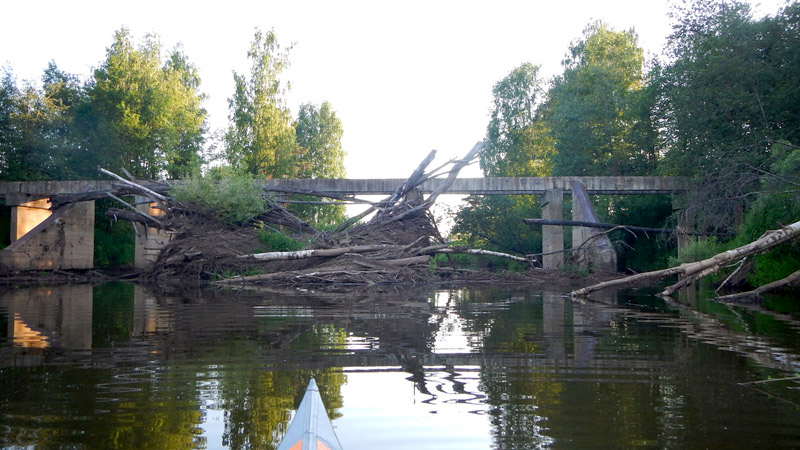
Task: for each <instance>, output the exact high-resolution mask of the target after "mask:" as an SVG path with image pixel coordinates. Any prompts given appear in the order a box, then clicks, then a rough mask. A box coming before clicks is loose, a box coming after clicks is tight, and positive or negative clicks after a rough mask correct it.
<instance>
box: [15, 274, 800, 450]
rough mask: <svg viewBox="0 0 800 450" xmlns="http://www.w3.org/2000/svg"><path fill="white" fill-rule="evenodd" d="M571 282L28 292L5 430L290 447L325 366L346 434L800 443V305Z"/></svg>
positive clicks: (504, 443)
mask: <svg viewBox="0 0 800 450" xmlns="http://www.w3.org/2000/svg"><path fill="white" fill-rule="evenodd" d="M566 290H568V289H553V290H545V291H532V290H512V289H484V290H439V291H430V290H428V289H427V288H420V289H419V290H414V289H407V288H404V289H402V292H388V293H382V294H379V295H378V294H348V295H346V296H343V295H335V294H325V295H320V294H312V293H297V292H279V291H278V292H276V291H261V292H231V291H208V292H200V293H196V294H193V295H192V296H191V297H186V296H176V295H162V294H156V293H154V292H151V291H148V290H146V289H144V288H142V287H140V286H136V285H132V284H122V283H114V284H107V285H101V286H94V287H93V286H88V285H82V286H63V287H59V288H50V289H44V288H37V289H19V290H14V291H10V292H7V293H5V294H3V295H2V296H0V330H2V332H3V333H4V334H0V352H1V353H0V356H2V361H1V362H0V444H2V445H0V447H3V448H14V447H24V446H35V447H41V448H48V447H54V448H55V447H70V446H75V447H81V448H120V449H121V448H154V449H158V448H164V449H167V448H169V449H174V448H230V449H258V448H275V446H276V445H277V443H278V442H279V441H280V438H281V436H282V434H283V432H284V430H285V426H286V425H287V423H288V421H289V419H290V417H291V414H292V411H293V409H294V408H295V407H296V406H297V405H298V404H299V401H300V399H301V397H302V394H303V391H304V388H305V384H306V383H307V380H308V378H309V377H311V376H314V377H315V378H316V379H317V382H318V385H319V386H320V388H321V391H322V392H321V393H322V397H323V400H324V401H325V404H326V407H327V409H328V414H329V416H330V417H332V418H335V421H334V425H335V426H336V427H337V432H338V433H339V435H340V439H341V441H342V442H343V444H344V445H345V447H346V448H348V449H359V448H415V449H421V448H442V447H444V448H456V447H457V448H489V447H492V448H498V449H522V448H526V449H527V448H542V447H549V446H556V447H562V448H564V447H567V448H570V447H593V448H596V447H609V446H610V447H632V446H655V447H664V448H669V447H674V448H686V447H706V446H714V447H718V446H726V445H729V446H737V447H738V446H745V447H746V446H759V444H761V445H763V444H764V443H765V442H769V443H770V445H774V446H788V447H792V446H797V445H798V444H800V429H798V427H797V426H796V424H797V423H798V422H799V421H800V412H798V411H800V409H798V407H797V406H796V403H798V402H799V401H800V395H798V392H800V389H797V387H800V385H799V384H798V383H797V380H795V379H793V378H792V377H793V376H794V375H796V373H797V372H800V363H798V361H800V359H798V354H799V353H800V339H799V338H798V335H800V331H798V330H800V328H798V327H797V323H796V322H795V321H794V320H793V319H792V317H791V316H790V315H787V314H777V313H769V314H766V313H762V312H759V311H756V310H753V309H752V307H748V308H744V307H733V306H730V305H719V304H711V303H709V302H707V301H703V300H702V298H703V296H702V295H700V296H695V297H694V299H692V300H689V299H688V297H685V298H683V299H682V302H683V303H681V302H664V301H663V300H659V299H656V298H655V297H652V296H651V295H647V292H643V291H636V292H611V293H608V294H606V295H605V296H601V297H596V298H595V299H594V301H593V302H586V303H574V302H572V301H570V300H569V299H566V298H564V297H562V296H561V293H562V292H564V291H566ZM769 377H773V378H775V379H777V378H786V379H785V380H783V381H779V382H775V383H773V382H770V383H765V384H752V383H751V382H753V381H758V380H765V379H767V378H769ZM770 396H771V397H770ZM775 399H778V400H775Z"/></svg>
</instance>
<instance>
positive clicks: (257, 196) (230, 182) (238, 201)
mask: <svg viewBox="0 0 800 450" xmlns="http://www.w3.org/2000/svg"><path fill="white" fill-rule="evenodd" d="M262 192H263V191H262V189H260V188H259V187H258V186H256V185H255V183H254V182H253V179H252V178H248V177H243V176H238V175H230V176H226V177H224V178H218V179H214V178H212V177H197V178H191V179H189V180H186V181H184V182H183V183H180V184H176V185H174V186H173V187H172V188H171V189H170V195H172V197H173V198H174V199H175V200H176V201H178V202H181V203H187V204H193V205H195V206H197V207H199V208H201V209H202V210H204V211H206V212H208V213H210V214H213V215H214V216H215V217H217V219H219V220H220V221H221V222H224V223H228V224H231V225H241V224H244V223H247V222H249V221H250V220H252V219H253V218H255V217H257V216H258V215H260V214H262V213H263V212H265V211H266V210H267V206H266V203H265V202H264V199H263V198H262V197H261V194H262Z"/></svg>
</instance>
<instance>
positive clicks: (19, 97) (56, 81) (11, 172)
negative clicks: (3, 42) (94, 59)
mask: <svg viewBox="0 0 800 450" xmlns="http://www.w3.org/2000/svg"><path fill="white" fill-rule="evenodd" d="M43 79H44V83H45V86H44V89H38V88H36V87H35V86H33V85H32V84H30V83H25V84H24V85H23V86H22V88H21V89H20V88H18V87H17V85H16V80H15V79H14V76H13V74H12V72H11V70H10V69H8V68H6V69H5V71H4V76H3V78H2V80H0V179H3V180H30V181H35V180H45V179H54V178H64V177H66V176H69V175H70V173H71V172H70V168H69V167H68V159H67V156H68V153H67V151H68V150H69V149H70V143H71V139H72V135H71V133H70V130H71V128H70V127H71V125H72V122H73V118H72V114H71V109H70V108H71V107H72V106H73V103H74V102H76V101H78V100H79V98H80V97H81V95H82V94H81V88H80V87H78V85H77V80H76V79H75V78H74V77H69V76H66V75H64V74H61V73H60V72H58V70H57V69H56V68H55V65H54V64H52V63H51V64H50V66H49V67H48V69H47V70H46V71H45V75H44V77H43Z"/></svg>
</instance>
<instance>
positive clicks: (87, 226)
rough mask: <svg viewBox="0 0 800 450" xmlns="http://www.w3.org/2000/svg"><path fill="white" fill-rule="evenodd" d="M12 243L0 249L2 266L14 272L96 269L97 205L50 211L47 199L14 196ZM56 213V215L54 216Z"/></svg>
mask: <svg viewBox="0 0 800 450" xmlns="http://www.w3.org/2000/svg"><path fill="white" fill-rule="evenodd" d="M9 200H12V201H15V202H20V203H18V204H16V205H14V204H12V205H11V241H12V242H11V244H10V245H9V246H8V247H6V248H5V249H3V250H0V265H2V266H4V267H6V268H9V269H13V270H49V269H91V268H93V267H94V202H93V201H88V202H81V203H76V204H72V205H69V206H68V207H64V208H62V209H61V210H60V211H57V212H55V213H54V212H53V211H51V210H50V204H49V202H47V200H43V199H40V198H36V197H34V196H31V197H29V198H24V197H22V196H13V197H12V198H7V199H6V201H7V202H8V201H9ZM54 214H55V215H54Z"/></svg>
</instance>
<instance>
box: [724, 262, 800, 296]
mask: <svg viewBox="0 0 800 450" xmlns="http://www.w3.org/2000/svg"><path fill="white" fill-rule="evenodd" d="M795 283H800V270H798V271H797V272H794V273H793V274H791V275H789V276H788V277H786V278H781V279H780V280H777V281H773V282H772V283H767V284H765V285H763V286H759V287H757V288H756V289H753V290H752V291H747V292H740V293H737V294H730V295H721V296H719V297H717V298H716V300H719V301H723V302H730V301H737V300H745V299H749V298H756V299H758V298H760V297H761V294H763V293H765V292H769V291H774V290H775V289H779V288H782V287H784V286H788V285H790V284H795Z"/></svg>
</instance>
